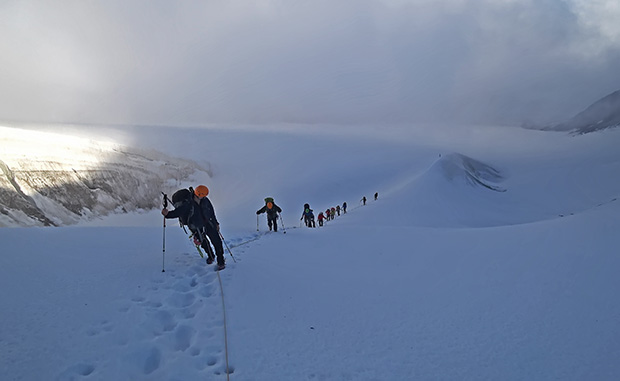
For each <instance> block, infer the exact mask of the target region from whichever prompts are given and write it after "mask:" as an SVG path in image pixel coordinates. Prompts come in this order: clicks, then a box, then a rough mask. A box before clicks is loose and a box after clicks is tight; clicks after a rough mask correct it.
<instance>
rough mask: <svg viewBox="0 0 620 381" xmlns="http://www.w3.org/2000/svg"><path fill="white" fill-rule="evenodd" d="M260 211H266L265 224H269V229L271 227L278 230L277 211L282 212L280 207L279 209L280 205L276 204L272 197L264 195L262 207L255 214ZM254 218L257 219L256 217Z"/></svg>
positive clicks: (275, 230)
mask: <svg viewBox="0 0 620 381" xmlns="http://www.w3.org/2000/svg"><path fill="white" fill-rule="evenodd" d="M261 213H267V225H269V231H271V230H272V229H273V231H274V232H277V231H278V213H282V209H280V207H279V206H278V205H276V203H275V202H274V201H273V198H272V197H266V198H265V206H263V207H262V208H260V209H259V210H257V211H256V215H257V216H258V215H259V214H261ZM256 218H257V221H258V217H256ZM257 226H258V225H257ZM257 229H258V227H257Z"/></svg>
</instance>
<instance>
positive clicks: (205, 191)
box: [194, 185, 209, 198]
mask: <svg viewBox="0 0 620 381" xmlns="http://www.w3.org/2000/svg"><path fill="white" fill-rule="evenodd" d="M194 194H195V195H196V196H198V197H200V198H203V197H207V196H208V195H209V188H207V187H206V186H204V185H198V186H197V187H196V189H194Z"/></svg>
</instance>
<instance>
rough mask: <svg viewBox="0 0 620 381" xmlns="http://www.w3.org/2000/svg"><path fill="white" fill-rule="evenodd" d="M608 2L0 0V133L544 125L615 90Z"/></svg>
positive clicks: (613, 24) (614, 35)
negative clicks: (9, 123) (12, 129)
mask: <svg viewBox="0 0 620 381" xmlns="http://www.w3.org/2000/svg"><path fill="white" fill-rule="evenodd" d="M618 20H620V2H619V1H618V0H381V1H380V0H306V1H299V0H201V1H188V0H186V1H158V0H154V1H127V0H118V1H116V0H101V1H84V0H75V1H65V0H61V1H28V0H26V1H13V0H2V1H0V49H1V51H2V54H1V56H0V84H1V85H0V120H21V121H46V122H79V123H85V122H87V123H102V124H107V123H116V124H119V123H120V124H159V125H186V124H193V125H195V124H206V123H221V122H231V123H255V122H256V123H272V122H312V123H315V122H316V123H322V122H325V123H360V122H372V123H375V122H378V123H388V122H406V123H409V122H455V121H456V122H458V121H460V122H467V123H472V122H479V123H514V124H519V123H521V122H528V121H529V122H553V121H560V120H563V119H566V118H568V117H570V116H572V115H573V114H575V113H577V112H578V111H581V110H582V109H583V108H584V107H586V106H588V105H589V104H591V103H592V102H594V101H596V100H598V99H599V98H601V97H603V96H605V95H607V94H609V93H611V92H613V91H615V90H618V89H620V22H618Z"/></svg>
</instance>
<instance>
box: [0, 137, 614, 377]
mask: <svg viewBox="0 0 620 381" xmlns="http://www.w3.org/2000/svg"><path fill="white" fill-rule="evenodd" d="M300 127H301V126H295V125H283V126H262V127H261V126H226V127H224V126H212V127H209V128H203V129H197V128H195V129H189V128H187V129H184V128H170V127H151V128H147V127H127V128H123V129H122V130H121V129H119V130H118V131H115V130H114V129H113V128H110V129H98V128H95V127H92V126H89V127H86V126H85V127H80V126H75V127H74V128H75V129H76V134H77V132H78V131H79V132H80V134H86V135H88V136H89V139H92V140H93V141H95V142H97V143H93V144H98V145H100V146H101V145H103V142H104V141H108V139H114V138H115V137H118V138H119V139H117V140H118V141H120V143H122V144H124V145H125V146H126V147H132V148H130V149H132V150H133V149H136V150H138V149H139V150H142V151H149V152H158V154H157V155H158V156H157V157H158V158H162V157H166V158H173V157H178V158H181V159H179V160H180V161H175V163H179V162H181V161H184V160H186V161H187V162H188V163H209V167H208V170H209V172H208V173H207V172H203V173H202V174H201V173H200V172H197V173H195V174H194V175H192V176H193V178H191V179H189V178H188V179H185V180H183V179H181V180H174V181H173V182H172V183H168V184H166V183H165V182H162V183H161V184H160V186H161V187H162V189H155V190H153V193H158V192H159V191H164V192H166V193H168V194H171V193H172V192H174V191H175V190H176V189H177V188H178V187H180V186H188V185H197V184H205V185H207V186H208V187H209V188H210V195H209V198H210V199H211V201H212V202H213V204H214V206H215V209H216V213H217V216H218V219H219V220H220V223H221V226H222V234H223V236H224V237H225V239H226V243H227V244H228V246H229V247H230V249H231V251H232V255H233V256H234V260H233V258H232V257H231V255H230V254H229V252H228V250H227V252H226V258H227V268H226V269H225V270H223V271H222V272H219V273H217V272H215V271H213V270H214V267H213V265H209V266H207V265H206V264H205V263H204V260H203V259H201V258H200V257H199V256H198V253H197V252H196V249H195V248H194V247H193V246H192V245H191V244H190V242H189V240H188V239H187V236H186V235H185V234H184V232H183V230H182V229H180V228H179V227H178V224H176V223H175V222H174V221H172V220H168V221H167V222H168V223H167V226H166V228H165V229H164V228H163V218H162V216H161V214H160V213H159V210H158V209H155V210H150V211H147V210H143V211H140V212H131V213H127V214H113V215H108V216H107V217H96V216H92V217H94V218H89V219H87V220H84V221H82V222H81V223H80V224H78V225H72V226H68V227H47V228H44V227H27V228H24V227H21V228H2V229H0V242H1V243H2V245H1V249H0V250H1V255H0V288H1V289H2V290H3V292H2V296H1V299H0V302H1V305H2V313H1V314H0V319H1V320H0V379H1V380H42V379H50V380H198V379H205V380H226V379H231V380H244V381H245V380H259V381H261V380H270V381H271V380H551V379H561V380H586V379H587V380H616V379H619V378H620V361H618V358H619V357H620V328H619V327H618V321H619V320H620V303H619V302H618V298H617V296H616V294H617V290H618V289H620V277H618V270H619V269H620V255H619V252H618V248H619V247H620V236H619V235H618V231H619V230H620V218H619V216H620V200H618V197H619V196H620V176H619V174H620V150H618V146H619V144H620V131H618V130H617V129H614V130H606V131H601V132H597V133H591V134H587V135H581V136H569V135H566V134H563V133H558V132H549V131H536V130H525V129H518V128H507V127H476V126H394V127H386V126H375V127H366V126H327V125H316V126H303V128H300ZM65 132H67V133H70V132H71V131H65ZM3 148H4V147H3ZM86 151H87V152H91V151H90V149H87V150H86ZM42 152H45V153H50V152H51V151H46V150H45V148H42ZM99 156H100V155H99V154H96V155H93V157H99ZM81 157H83V156H81ZM32 159H33V160H34V161H36V156H33V157H32ZM2 160H5V159H4V158H2ZM125 160H126V158H123V159H118V160H117V161H115V162H116V163H119V164H122V163H124V162H125ZM166 160H168V159H166ZM170 160H177V159H170ZM146 162H148V161H146ZM146 162H141V164H139V165H138V164H135V162H133V163H134V165H136V166H137V167H140V166H141V165H147V164H145V163H146ZM7 165H8V166H9V167H10V166H11V165H10V163H7ZM158 165H159V164H158ZM199 165H201V166H202V164H199ZM69 167H70V166H68V165H66V166H65V167H63V168H69ZM149 168H151V169H152V171H151V172H149V173H146V174H144V176H145V178H142V177H141V175H140V171H133V172H132V173H133V175H134V176H135V177H136V179H137V180H138V183H140V184H142V183H144V182H147V179H151V178H152V177H151V176H152V174H153V173H155V174H157V175H158V176H159V177H161V179H163V180H166V178H165V176H174V175H173V173H177V172H178V171H181V172H182V169H183V168H185V167H183V166H182V165H179V166H178V167H175V168H176V172H175V170H170V171H168V172H159V169H158V168H162V167H161V166H159V167H157V166H153V167H149ZM205 168H206V167H205ZM59 181H60V182H63V181H70V180H69V179H64V180H59ZM151 184H153V183H151ZM375 192H378V199H377V200H374V199H373V194H374V193H375ZM267 196H270V197H274V199H275V201H276V203H277V204H278V205H279V206H280V207H281V208H282V209H283V213H282V217H283V223H284V228H285V229H281V231H280V232H278V233H267V232H266V221H265V217H264V215H261V216H259V217H258V218H257V217H256V215H255V211H256V210H258V209H259V208H260V207H262V206H263V204H264V202H263V198H264V197H267ZM363 196H366V197H367V199H368V201H367V203H366V205H362V203H361V202H360V200H361V198H362V197H363ZM33 197H34V196H33ZM345 201H346V202H347V204H348V206H349V208H348V212H347V213H346V214H341V215H340V216H337V217H336V218H335V219H334V220H333V221H328V222H327V223H326V225H325V226H323V227H317V228H315V229H309V228H306V227H302V226H301V224H300V217H301V212H302V206H303V204H304V203H306V202H307V203H309V204H310V206H311V207H312V208H313V209H314V211H315V214H318V212H319V211H324V210H325V209H327V208H329V207H332V206H336V205H342V203H343V202H345ZM48 218H50V219H51V218H52V217H48ZM257 226H258V229H259V230H260V231H257ZM317 226H318V225H317ZM282 231H286V234H283V233H282ZM164 237H165V257H164V255H163V254H164V253H163V247H164V245H163V243H164V242H163V240H164ZM162 267H165V272H162Z"/></svg>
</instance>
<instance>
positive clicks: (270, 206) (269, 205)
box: [267, 201, 273, 209]
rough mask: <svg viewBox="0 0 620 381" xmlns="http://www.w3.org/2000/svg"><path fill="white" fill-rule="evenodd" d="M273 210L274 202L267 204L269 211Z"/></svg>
mask: <svg viewBox="0 0 620 381" xmlns="http://www.w3.org/2000/svg"><path fill="white" fill-rule="evenodd" d="M271 208H273V202H271V201H269V202H268V203H267V209H271Z"/></svg>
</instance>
